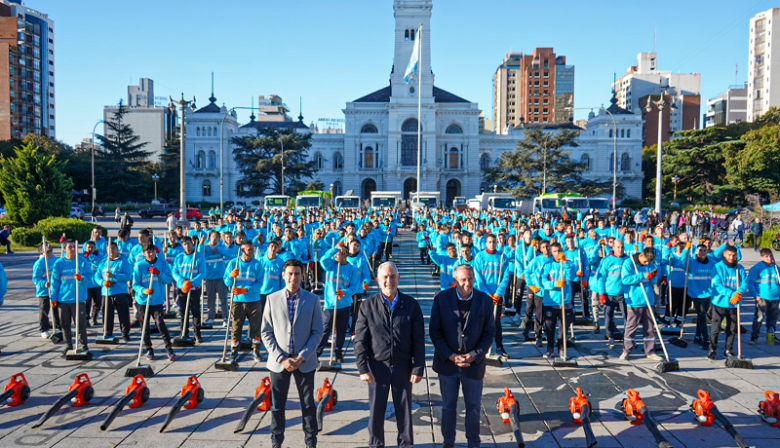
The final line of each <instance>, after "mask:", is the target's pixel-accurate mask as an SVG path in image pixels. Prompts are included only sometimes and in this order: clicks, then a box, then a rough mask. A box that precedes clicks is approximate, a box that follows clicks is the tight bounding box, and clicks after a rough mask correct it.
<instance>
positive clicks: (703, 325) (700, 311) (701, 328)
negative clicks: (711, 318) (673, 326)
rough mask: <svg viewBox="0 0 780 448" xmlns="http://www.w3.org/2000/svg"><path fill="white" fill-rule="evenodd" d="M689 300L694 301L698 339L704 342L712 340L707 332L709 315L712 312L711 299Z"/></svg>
mask: <svg viewBox="0 0 780 448" xmlns="http://www.w3.org/2000/svg"><path fill="white" fill-rule="evenodd" d="M689 300H693V308H694V309H695V310H696V337H698V338H701V340H702V341H707V340H709V338H710V336H709V332H708V331H707V314H709V312H710V298H709V297H704V298H701V299H691V298H690V297H689ZM718 327H720V325H718Z"/></svg>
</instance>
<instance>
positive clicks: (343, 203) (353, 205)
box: [335, 196, 360, 210]
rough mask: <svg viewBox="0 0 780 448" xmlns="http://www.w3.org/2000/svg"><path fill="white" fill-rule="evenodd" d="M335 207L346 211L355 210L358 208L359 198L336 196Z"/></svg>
mask: <svg viewBox="0 0 780 448" xmlns="http://www.w3.org/2000/svg"><path fill="white" fill-rule="evenodd" d="M335 205H336V207H337V208H340V209H347V210H350V209H351V210H357V209H359V208H360V197H359V196H336V204H335Z"/></svg>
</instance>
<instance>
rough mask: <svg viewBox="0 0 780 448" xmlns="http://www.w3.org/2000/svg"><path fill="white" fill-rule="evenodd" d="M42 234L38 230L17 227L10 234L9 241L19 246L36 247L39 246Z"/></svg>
mask: <svg viewBox="0 0 780 448" xmlns="http://www.w3.org/2000/svg"><path fill="white" fill-rule="evenodd" d="M41 238H43V232H41V231H40V230H38V229H30V228H25V227H17V228H15V229H14V230H13V231H12V232H11V239H12V240H13V242H14V243H16V244H18V245H20V246H27V247H37V246H38V245H39V244H41Z"/></svg>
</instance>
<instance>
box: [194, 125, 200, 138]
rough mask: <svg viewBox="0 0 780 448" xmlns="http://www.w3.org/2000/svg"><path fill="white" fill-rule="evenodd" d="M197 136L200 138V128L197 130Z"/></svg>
mask: <svg viewBox="0 0 780 448" xmlns="http://www.w3.org/2000/svg"><path fill="white" fill-rule="evenodd" d="M195 135H197V136H198V137H200V127H197V128H195Z"/></svg>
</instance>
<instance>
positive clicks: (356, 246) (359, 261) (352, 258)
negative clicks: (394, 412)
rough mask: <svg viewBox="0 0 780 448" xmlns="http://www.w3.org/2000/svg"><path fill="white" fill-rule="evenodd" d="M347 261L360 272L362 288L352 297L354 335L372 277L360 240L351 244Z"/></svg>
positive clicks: (351, 326)
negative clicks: (362, 302) (361, 306)
mask: <svg viewBox="0 0 780 448" xmlns="http://www.w3.org/2000/svg"><path fill="white" fill-rule="evenodd" d="M347 260H349V264H351V265H352V266H354V267H355V268H356V269H357V270H358V273H359V274H360V280H361V286H362V289H361V290H360V292H358V293H355V295H354V296H352V323H351V324H350V329H349V332H350V334H352V335H354V334H355V324H356V323H357V316H358V311H359V310H360V302H361V301H362V300H363V294H365V293H367V292H368V286H369V285H370V284H371V275H372V274H371V267H370V266H369V263H368V259H367V258H366V256H365V255H364V254H363V250H362V249H361V244H360V240H359V239H357V238H355V239H353V240H352V241H351V242H350V243H349V255H348V257H347Z"/></svg>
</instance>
